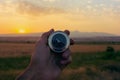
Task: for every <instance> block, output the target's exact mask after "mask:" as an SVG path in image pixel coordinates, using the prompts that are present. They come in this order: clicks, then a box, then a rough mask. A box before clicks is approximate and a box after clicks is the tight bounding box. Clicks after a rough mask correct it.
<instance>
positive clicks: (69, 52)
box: [62, 50, 71, 59]
mask: <svg viewBox="0 0 120 80" xmlns="http://www.w3.org/2000/svg"><path fill="white" fill-rule="evenodd" d="M70 54H71V51H70V50H67V51H65V52H64V53H63V54H62V58H63V59H68V58H69V56H70Z"/></svg>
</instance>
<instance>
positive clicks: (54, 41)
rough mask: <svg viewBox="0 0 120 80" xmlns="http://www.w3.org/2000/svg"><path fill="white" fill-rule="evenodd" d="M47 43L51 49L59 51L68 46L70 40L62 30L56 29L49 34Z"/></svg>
mask: <svg viewBox="0 0 120 80" xmlns="http://www.w3.org/2000/svg"><path fill="white" fill-rule="evenodd" d="M48 44H49V46H50V48H51V50H52V51H54V52H56V53H61V52H64V51H65V50H66V49H67V48H68V47H69V44H70V41H69V37H68V36H67V35H66V34H65V33H64V32H61V31H57V32H54V33H53V34H51V35H50V37H49V39H48Z"/></svg>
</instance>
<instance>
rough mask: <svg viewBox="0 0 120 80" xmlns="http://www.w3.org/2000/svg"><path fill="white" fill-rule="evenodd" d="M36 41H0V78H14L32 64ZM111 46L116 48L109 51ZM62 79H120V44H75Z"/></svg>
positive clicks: (3, 79) (6, 79) (12, 79)
mask: <svg viewBox="0 0 120 80" xmlns="http://www.w3.org/2000/svg"><path fill="white" fill-rule="evenodd" d="M34 47H35V43H6V42H1V43H0V80H15V78H16V76H17V75H18V74H20V73H21V72H22V71H23V70H24V69H25V68H26V67H27V66H28V64H29V62H30V57H31V54H32V53H33V51H34ZM108 47H112V48H114V50H111V51H109V50H107V48H108ZM70 48H71V51H72V57H73V61H72V63H71V64H70V65H69V66H68V67H67V68H66V69H65V70H64V71H63V73H62V75H61V76H60V78H59V80H120V76H119V74H120V44H75V45H74V46H71V47H70Z"/></svg>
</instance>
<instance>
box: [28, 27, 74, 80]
mask: <svg viewBox="0 0 120 80" xmlns="http://www.w3.org/2000/svg"><path fill="white" fill-rule="evenodd" d="M53 32H54V30H53V29H51V30H50V31H48V32H46V33H44V34H43V35H42V36H41V38H40V40H39V41H38V42H37V44H36V48H35V52H34V54H33V55H32V58H31V62H30V65H29V67H28V70H29V71H28V72H32V76H33V75H34V73H35V75H36V78H34V79H33V78H32V77H31V79H30V80H56V78H58V77H59V75H60V73H61V71H62V70H63V69H64V68H65V67H66V66H67V65H68V64H69V63H71V61H72V58H71V56H70V54H71V51H70V49H67V50H66V51H65V52H64V53H62V55H61V58H60V60H59V61H58V60H57V59H56V58H57V57H58V55H54V53H52V52H51V51H50V48H49V46H48V45H47V43H48V37H49V35H50V34H51V33H53ZM64 32H65V33H66V34H67V35H69V34H70V32H69V31H68V30H65V31H64ZM71 44H73V40H71ZM57 63H58V64H57ZM34 77H35V76H34Z"/></svg>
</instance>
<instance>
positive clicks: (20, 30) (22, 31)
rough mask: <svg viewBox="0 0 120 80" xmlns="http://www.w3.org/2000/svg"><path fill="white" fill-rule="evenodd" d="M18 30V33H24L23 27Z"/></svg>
mask: <svg viewBox="0 0 120 80" xmlns="http://www.w3.org/2000/svg"><path fill="white" fill-rule="evenodd" d="M18 32H19V33H26V30H25V29H19V30H18Z"/></svg>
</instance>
